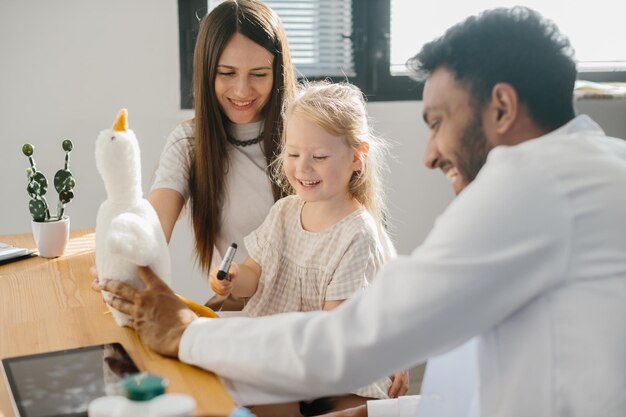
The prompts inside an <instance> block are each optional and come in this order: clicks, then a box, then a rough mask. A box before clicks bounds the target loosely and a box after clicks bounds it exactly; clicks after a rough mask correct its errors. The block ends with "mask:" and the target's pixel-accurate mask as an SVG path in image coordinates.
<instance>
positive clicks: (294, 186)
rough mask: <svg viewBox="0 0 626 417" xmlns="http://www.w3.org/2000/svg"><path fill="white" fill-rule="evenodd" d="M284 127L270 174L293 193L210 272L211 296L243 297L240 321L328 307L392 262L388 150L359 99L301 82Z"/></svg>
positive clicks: (379, 393) (382, 389)
mask: <svg viewBox="0 0 626 417" xmlns="http://www.w3.org/2000/svg"><path fill="white" fill-rule="evenodd" d="M284 120H285V130H284V133H283V135H282V144H281V145H282V146H281V153H280V155H279V157H278V158H277V160H276V163H275V164H274V165H273V167H272V168H273V173H274V177H275V179H276V182H277V183H278V184H279V185H280V186H281V187H282V188H283V189H284V190H285V191H286V192H287V193H288V194H290V195H289V196H288V197H285V198H283V199H281V200H279V201H277V202H276V203H275V204H274V206H273V207H272V209H271V210H270V213H269V215H268V217H267V218H266V219H265V221H264V222H263V224H262V225H261V226H260V227H259V228H258V229H257V230H255V231H254V232H252V233H251V234H250V235H248V236H246V238H245V239H244V243H245V245H246V249H247V250H248V254H249V256H248V258H247V259H246V260H245V261H244V262H243V263H242V264H239V265H237V264H233V265H232V267H231V270H230V274H229V278H227V279H224V280H219V279H217V274H216V271H215V270H214V271H213V272H212V273H211V276H210V280H211V287H212V288H213V290H214V291H215V292H216V293H217V294H219V295H222V296H226V295H229V294H233V295H234V296H237V297H250V299H249V301H248V303H247V304H246V306H245V308H244V309H243V313H245V314H247V315H249V316H253V317H256V316H267V315H272V314H278V313H284V312H291V311H312V310H330V309H333V308H335V307H337V306H338V305H339V304H341V303H342V302H343V301H345V300H346V299H347V298H349V297H351V296H353V295H354V294H355V293H357V292H358V291H360V290H362V289H364V288H366V287H367V286H368V285H369V284H370V282H371V281H372V279H373V277H374V276H375V274H376V272H377V271H378V270H379V269H380V267H381V266H382V264H383V263H384V262H385V261H386V260H389V259H390V258H391V257H393V256H395V250H394V248H393V245H392V243H391V241H390V239H389V237H388V236H387V233H386V232H385V229H384V227H383V213H384V193H383V190H382V186H381V171H382V170H383V167H384V163H383V156H384V153H385V150H386V149H385V144H384V142H383V141H382V140H381V139H379V138H377V137H376V136H374V135H373V134H372V133H371V132H370V129H369V126H368V120H367V113H366V109H365V102H364V99H363V94H362V93H361V91H360V90H359V89H358V88H357V87H355V86H352V85H350V84H345V83H342V84H332V83H328V82H316V83H311V84H308V85H307V86H305V87H303V88H302V89H301V91H299V93H298V94H297V97H296V98H295V99H294V100H293V102H291V103H289V104H288V105H287V106H286V110H285V116H284ZM402 378H404V379H406V378H407V377H406V374H404V373H403V374H402ZM390 386H391V380H390V379H389V378H385V379H384V380H381V381H377V382H376V383H374V384H371V385H369V386H367V387H365V388H362V389H360V390H357V391H356V392H355V393H354V394H356V395H358V396H359V397H365V398H387V396H388V393H389V392H390V391H389V389H390ZM394 391H395V389H394ZM392 395H393V393H392Z"/></svg>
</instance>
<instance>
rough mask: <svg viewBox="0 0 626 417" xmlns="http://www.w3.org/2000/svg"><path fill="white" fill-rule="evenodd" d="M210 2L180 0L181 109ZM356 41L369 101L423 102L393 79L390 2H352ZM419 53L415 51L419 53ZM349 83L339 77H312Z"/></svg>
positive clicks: (359, 80) (616, 76) (624, 76)
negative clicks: (199, 12) (200, 27)
mask: <svg viewBox="0 0 626 417" xmlns="http://www.w3.org/2000/svg"><path fill="white" fill-rule="evenodd" d="M206 3H207V2H206V0H178V15H179V38H180V39H179V44H180V69H181V76H180V88H181V108H182V109H191V108H193V107H192V106H193V101H192V98H191V97H192V92H191V88H192V73H193V48H194V44H195V39H196V37H197V34H198V24H199V21H198V18H197V16H196V11H197V10H203V9H206ZM352 24H353V27H352V33H351V35H350V39H351V40H352V47H353V59H354V69H355V72H356V76H354V77H348V78H347V80H348V81H350V82H351V83H353V84H355V85H357V86H358V87H359V88H360V89H361V90H362V91H363V93H364V94H365V95H366V97H367V99H368V101H405V100H413V101H417V100H421V99H422V91H423V83H418V82H416V81H414V80H413V79H411V78H410V77H409V76H408V75H391V70H390V56H391V45H390V33H391V1H390V0H352ZM417 52H418V51H415V53H417ZM316 79H325V80H330V81H345V80H346V78H338V77H324V76H321V77H309V78H308V80H316ZM577 79H581V80H587V81H595V82H626V71H602V72H579V73H578V75H577Z"/></svg>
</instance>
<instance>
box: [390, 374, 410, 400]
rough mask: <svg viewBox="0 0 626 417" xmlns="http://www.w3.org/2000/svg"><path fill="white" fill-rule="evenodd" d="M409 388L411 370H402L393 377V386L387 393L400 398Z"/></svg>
mask: <svg viewBox="0 0 626 417" xmlns="http://www.w3.org/2000/svg"><path fill="white" fill-rule="evenodd" d="M408 390H409V371H401V372H398V373H397V374H395V375H394V376H392V377H391V386H390V387H389V391H388V392H387V395H389V398H398V397H399V396H400V395H404V394H406V393H407V391H408Z"/></svg>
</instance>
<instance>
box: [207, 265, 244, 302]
mask: <svg viewBox="0 0 626 417" xmlns="http://www.w3.org/2000/svg"><path fill="white" fill-rule="evenodd" d="M237 272H239V267H238V266H237V264H236V263H234V262H232V263H231V264H230V270H229V271H228V277H226V279H222V280H219V279H217V268H216V269H214V270H212V271H211V274H210V275H209V282H210V283H211V289H212V290H213V291H214V292H215V294H217V295H220V296H222V297H226V296H228V295H230V293H231V292H232V291H233V280H234V279H235V278H236V277H237Z"/></svg>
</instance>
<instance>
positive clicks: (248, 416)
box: [228, 407, 256, 417]
mask: <svg viewBox="0 0 626 417" xmlns="http://www.w3.org/2000/svg"><path fill="white" fill-rule="evenodd" d="M228 417H256V416H255V415H254V414H252V412H251V411H250V410H248V409H247V408H245V407H237V408H236V409H234V410H233V412H232V413H230V414H229V415H228Z"/></svg>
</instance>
